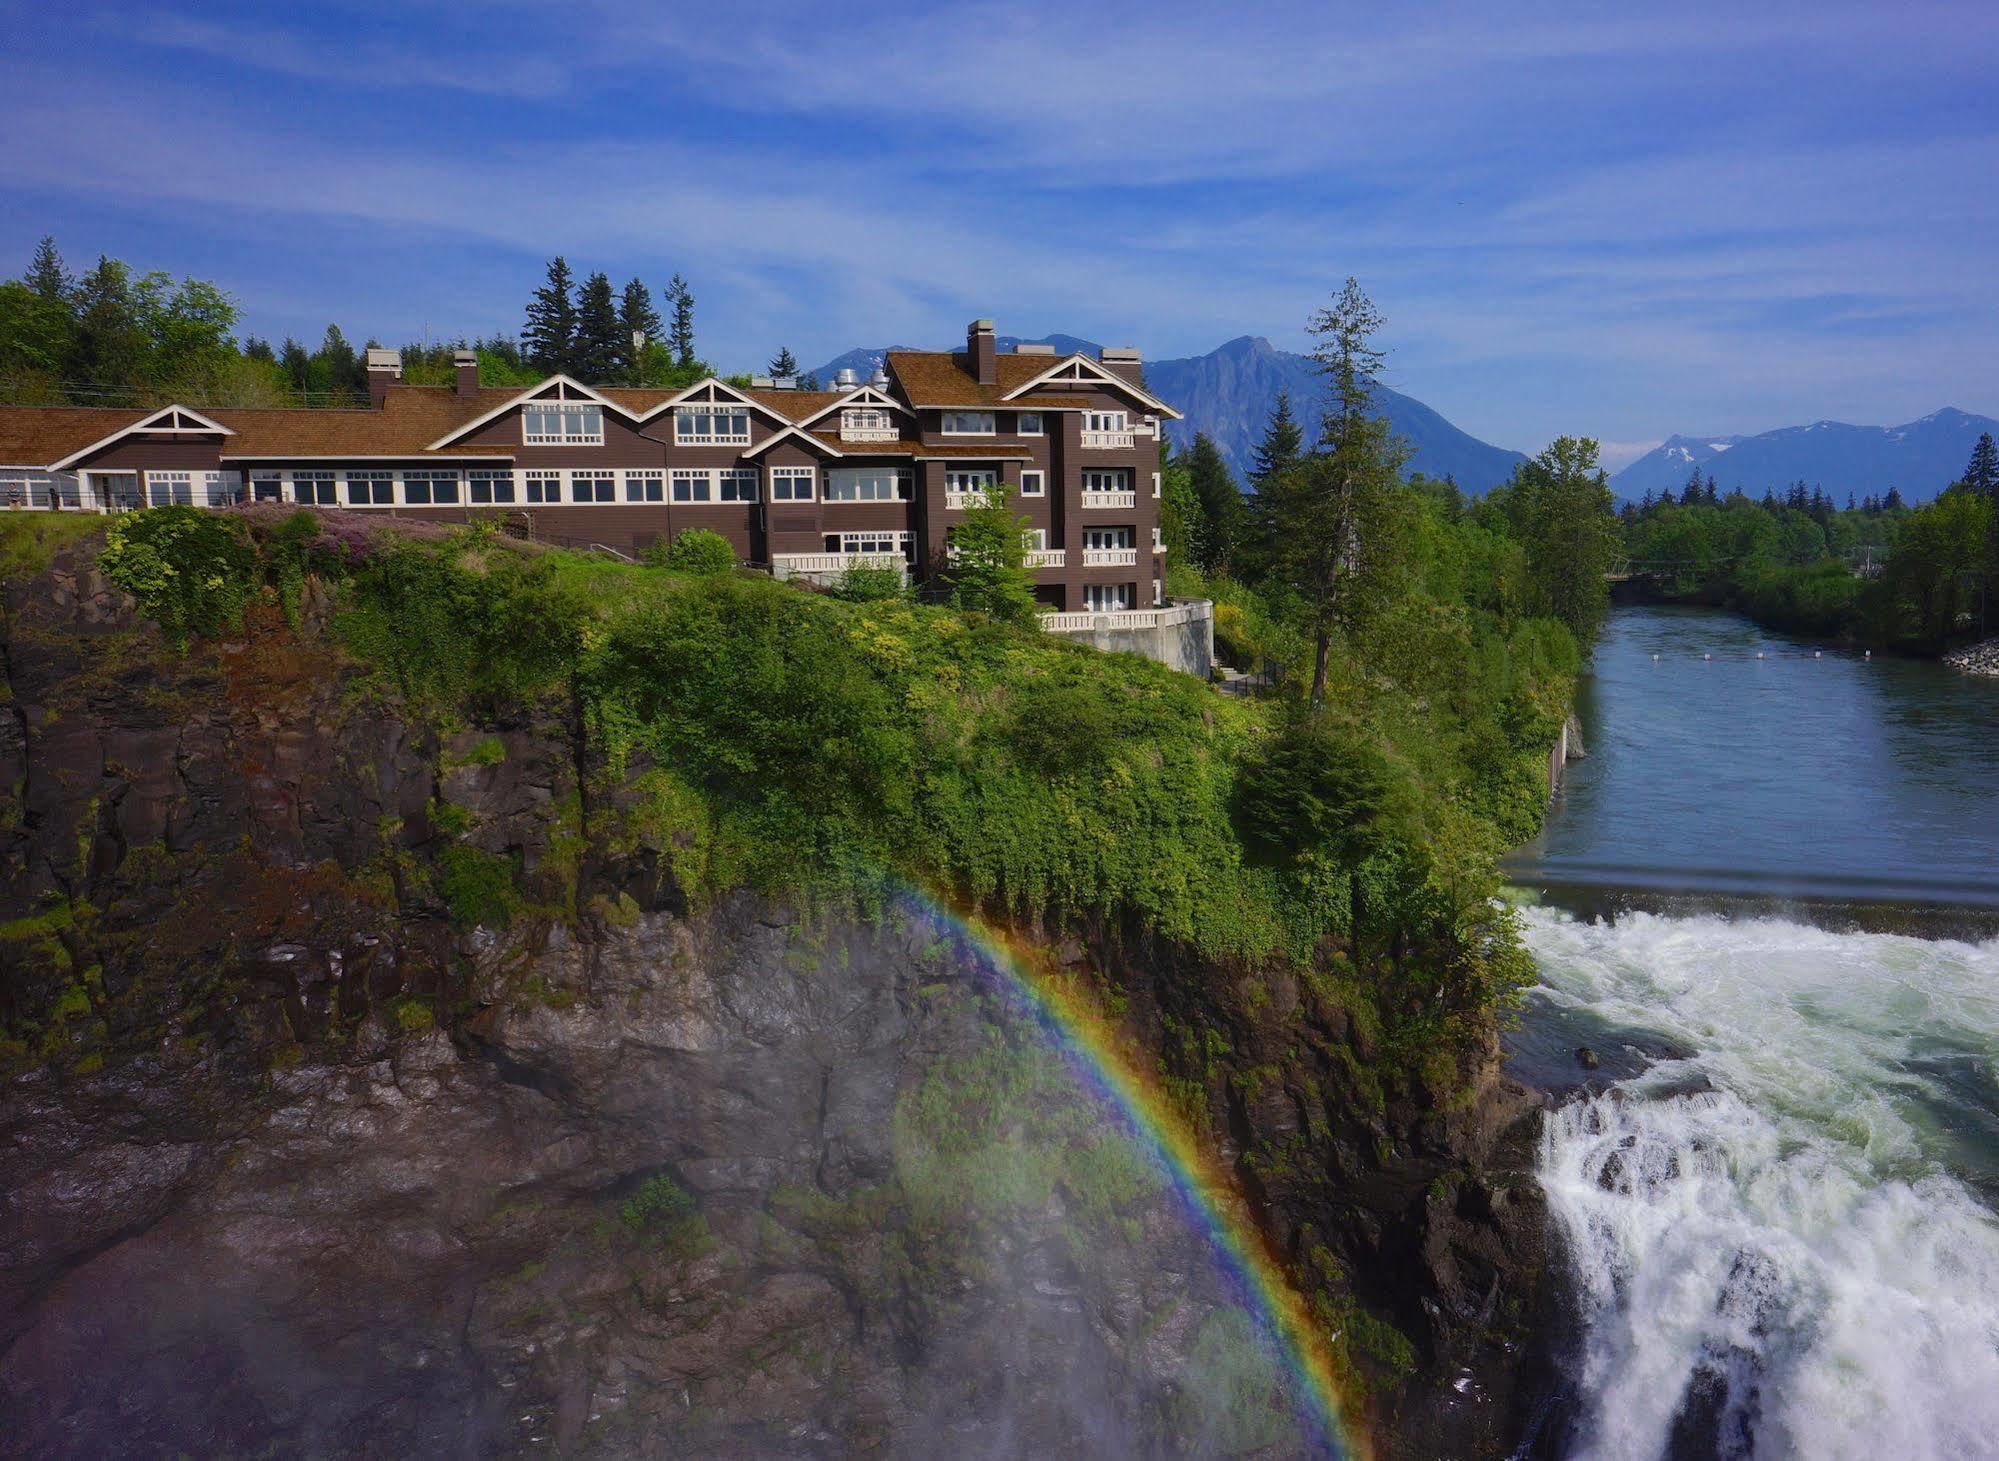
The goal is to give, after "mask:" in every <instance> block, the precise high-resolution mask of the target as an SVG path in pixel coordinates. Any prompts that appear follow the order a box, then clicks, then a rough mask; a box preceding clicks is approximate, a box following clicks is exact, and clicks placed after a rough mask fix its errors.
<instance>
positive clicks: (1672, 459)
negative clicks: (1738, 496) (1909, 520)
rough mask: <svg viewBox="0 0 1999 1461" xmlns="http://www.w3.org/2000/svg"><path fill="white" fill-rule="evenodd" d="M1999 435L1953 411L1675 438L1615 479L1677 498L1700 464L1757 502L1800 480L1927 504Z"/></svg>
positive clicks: (1619, 485)
mask: <svg viewBox="0 0 1999 1461" xmlns="http://www.w3.org/2000/svg"><path fill="white" fill-rule="evenodd" d="M1986 431H1990V432H1992V433H1994V434H1995V435H1999V421H1995V420H1993V419H1992V418H1991V417H1989V416H1974V415H1972V414H1971V413H1970V412H1968V411H1959V410H1957V409H1956V408H1955V407H1950V406H1946V407H1945V408H1944V409H1943V410H1941V411H1932V412H1931V413H1930V414H1929V415H1927V416H1925V417H1923V418H1922V420H1920V421H1910V422H1907V423H1905V424H1904V425H1901V426H1849V425H1847V424H1846V423H1845V422H1843V421H1814V422H1813V423H1812V424H1811V425H1810V426H1786V427H1782V428H1780V429H1778V430H1776V431H1766V432H1763V433H1762V434H1761V435H1760V436H1675V437H1672V438H1671V439H1669V440H1668V441H1667V442H1666V443H1665V444H1664V445H1663V446H1660V447H1658V448H1657V449H1656V450H1653V451H1650V452H1648V453H1646V454H1645V455H1644V456H1642V457H1640V458H1639V459H1638V460H1637V461H1635V462H1633V463H1632V464H1631V465H1630V466H1628V467H1626V468H1625V469H1624V470H1623V471H1621V472H1619V473H1618V474H1617V475H1616V476H1614V477H1612V478H1611V479H1610V485H1611V487H1612V489H1613V490H1615V491H1616V492H1617V494H1618V495H1619V496H1620V497H1627V498H1633V499H1637V498H1642V497H1643V496H1644V495H1645V494H1646V493H1647V492H1651V493H1654V494H1657V493H1659V492H1661V491H1663V490H1665V489H1666V488H1668V487H1670V488H1672V489H1673V491H1674V492H1675V493H1677V492H1678V491H1679V490H1680V489H1681V488H1682V487H1684V486H1686V484H1687V476H1688V474H1689V473H1690V472H1692V471H1693V469H1694V468H1695V467H1696V466H1698V467H1699V468H1700V469H1701V472H1702V474H1703V475H1706V474H1707V473H1709V472H1712V473H1713V474H1714V479H1715V484H1716V485H1717V486H1718V487H1719V488H1720V489H1721V490H1722V491H1723V492H1726V491H1728V490H1729V489H1730V488H1734V487H1740V488H1741V489H1742V490H1743V491H1744V492H1747V493H1748V494H1749V495H1750V496H1751V497H1761V496H1762V495H1763V493H1764V491H1765V490H1766V489H1768V490H1770V491H1773V492H1782V491H1783V490H1784V488H1786V487H1788V486H1789V485H1790V484H1791V483H1793V482H1797V481H1804V482H1808V483H1810V484H1811V485H1813V486H1815V487H1823V488H1825V490H1826V491H1827V492H1829V493H1831V494H1832V495H1833V496H1834V497H1836V498H1844V497H1845V496H1846V495H1847V494H1848V493H1852V494H1854V495H1855V496H1866V495H1867V494H1868V493H1871V492H1873V493H1878V492H1886V491H1887V490H1888V489H1889V488H1890V487H1899V488H1901V489H1902V495H1903V496H1904V497H1906V498H1908V499H1909V501H1911V502H1925V501H1928V500H1929V499H1930V498H1932V497H1934V496H1936V495H1937V493H1938V492H1940V491H1942V490H1943V489H1944V488H1945V487H1948V486H1949V485H1950V484H1951V483H1952V482H1955V481H1956V480H1957V479H1958V477H1959V476H1960V475H1961V474H1962V473H1963V471H1964V464H1965V463H1966V462H1967V461H1968V460H1970V458H1971V449H1972V447H1973V446H1975V445H1976V444H1977V442H1978V437H1979V433H1981V432H1986Z"/></svg>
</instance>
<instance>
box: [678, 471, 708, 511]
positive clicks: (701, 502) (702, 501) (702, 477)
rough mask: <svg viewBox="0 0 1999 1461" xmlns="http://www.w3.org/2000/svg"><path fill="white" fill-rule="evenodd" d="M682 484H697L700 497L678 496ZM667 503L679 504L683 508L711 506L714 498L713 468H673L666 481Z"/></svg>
mask: <svg viewBox="0 0 1999 1461" xmlns="http://www.w3.org/2000/svg"><path fill="white" fill-rule="evenodd" d="M682 482H690V483H691V482H699V483H700V484H701V494H702V495H701V496H699V497H695V496H692V495H690V496H687V497H682V496H681V495H680V490H679V489H680V484H681V483H682ZM667 493H668V496H667V501H669V502H676V503H679V504H680V505H681V506H683V507H709V506H713V505H714V503H715V501H716V497H715V469H714V468H713V467H675V468H674V469H673V471H672V474H671V475H670V476H669V477H668V479H667Z"/></svg>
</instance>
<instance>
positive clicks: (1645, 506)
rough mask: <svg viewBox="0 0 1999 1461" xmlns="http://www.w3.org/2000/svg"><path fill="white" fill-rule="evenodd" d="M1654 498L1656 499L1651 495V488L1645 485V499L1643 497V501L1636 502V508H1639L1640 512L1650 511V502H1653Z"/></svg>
mask: <svg viewBox="0 0 1999 1461" xmlns="http://www.w3.org/2000/svg"><path fill="white" fill-rule="evenodd" d="M1656 500H1657V499H1655V498H1654V497H1653V496H1652V489H1651V488H1650V487H1647V488H1646V489H1645V499H1644V501H1642V502H1640V503H1639V504H1638V510H1639V511H1640V512H1650V511H1651V510H1652V504H1653V502H1655V501H1656Z"/></svg>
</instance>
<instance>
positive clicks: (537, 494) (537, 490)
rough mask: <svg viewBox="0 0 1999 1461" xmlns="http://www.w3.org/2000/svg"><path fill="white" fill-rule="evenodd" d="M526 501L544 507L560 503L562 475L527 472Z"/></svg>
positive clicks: (557, 473) (558, 473)
mask: <svg viewBox="0 0 1999 1461" xmlns="http://www.w3.org/2000/svg"><path fill="white" fill-rule="evenodd" d="M526 487H527V499H528V501H529V502H539V503H542V504H544V505H546V504H548V503H551V502H560V501H562V473H560V472H529V473H528V474H527V483H526Z"/></svg>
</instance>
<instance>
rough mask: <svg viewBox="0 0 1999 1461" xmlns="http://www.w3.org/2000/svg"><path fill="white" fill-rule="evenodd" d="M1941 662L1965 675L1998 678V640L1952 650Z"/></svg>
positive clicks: (1987, 640)
mask: <svg viewBox="0 0 1999 1461" xmlns="http://www.w3.org/2000/svg"><path fill="white" fill-rule="evenodd" d="M1943 662H1944V663H1945V664H1947V665H1949V666H1950V667H1951V668H1952V669H1954V670H1962V671H1963V672H1964V673H1965V674H1967V675H1993V676H1999V638H1994V639H1986V640H1982V641H1980V642H1979V643H1977V644H1970V645H1966V646H1965V647H1964V648H1963V649H1956V650H1952V651H1951V652H1950V653H1949V654H1947V655H1945V656H1944V657H1943Z"/></svg>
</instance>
